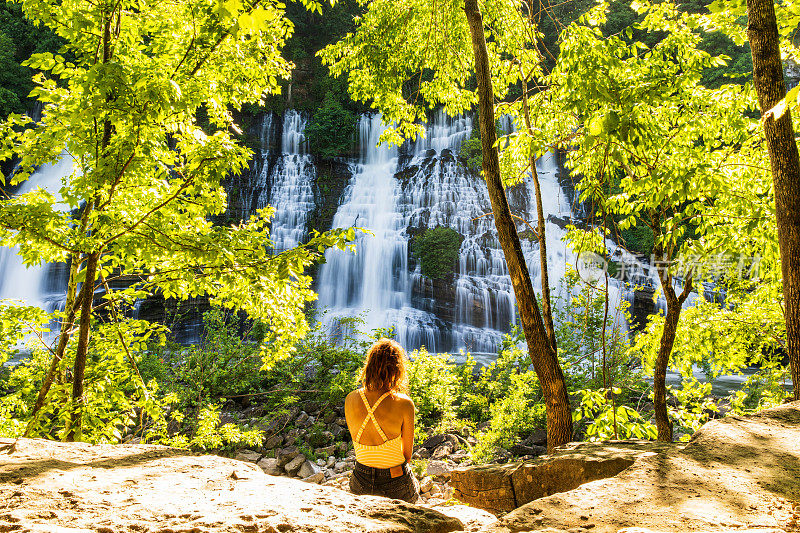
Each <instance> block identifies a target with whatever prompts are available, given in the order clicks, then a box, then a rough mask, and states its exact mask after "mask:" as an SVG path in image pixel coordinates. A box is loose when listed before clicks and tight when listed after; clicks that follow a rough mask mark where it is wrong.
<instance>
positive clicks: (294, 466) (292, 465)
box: [283, 455, 308, 476]
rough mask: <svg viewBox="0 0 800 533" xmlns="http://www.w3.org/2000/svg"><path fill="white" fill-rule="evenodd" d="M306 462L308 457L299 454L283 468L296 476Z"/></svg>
mask: <svg viewBox="0 0 800 533" xmlns="http://www.w3.org/2000/svg"><path fill="white" fill-rule="evenodd" d="M306 462H308V459H306V457H305V455H298V456H297V457H295V458H294V459H292V460H291V461H289V462H288V463H286V465H285V466H284V467H283V469H284V470H286V473H287V474H289V475H290V476H294V475H296V474H297V472H298V471H299V470H300V467H301V466H303V464H305V463H306Z"/></svg>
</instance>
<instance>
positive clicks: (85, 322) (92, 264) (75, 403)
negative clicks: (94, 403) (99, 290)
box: [66, 252, 100, 442]
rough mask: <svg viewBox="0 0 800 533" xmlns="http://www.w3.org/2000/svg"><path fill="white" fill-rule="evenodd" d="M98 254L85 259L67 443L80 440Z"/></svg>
mask: <svg viewBox="0 0 800 533" xmlns="http://www.w3.org/2000/svg"><path fill="white" fill-rule="evenodd" d="M99 257H100V254H99V253H97V252H95V253H91V254H89V256H88V258H87V259H86V279H85V280H84V282H83V287H82V288H81V291H82V292H83V300H82V301H81V316H80V329H79V331H78V347H77V348H76V350H75V366H74V368H73V371H72V416H71V419H70V425H69V432H67V439H66V440H67V441H68V442H73V441H74V440H75V439H76V437H77V439H78V440H80V439H81V422H82V416H83V378H84V375H85V373H86V355H87V353H88V352H89V326H90V324H91V321H92V303H93V301H94V282H95V278H96V277H97V262H98V259H99Z"/></svg>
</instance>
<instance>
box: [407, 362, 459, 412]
mask: <svg viewBox="0 0 800 533" xmlns="http://www.w3.org/2000/svg"><path fill="white" fill-rule="evenodd" d="M411 359H412V361H411V362H410V364H409V365H408V388H409V392H410V395H411V399H412V400H414V404H415V405H416V407H417V414H418V417H419V422H420V424H421V425H426V424H427V425H432V424H436V423H440V422H442V421H451V420H453V419H454V418H455V407H454V402H455V400H456V398H455V393H456V383H457V380H458V378H457V376H456V374H455V368H456V365H455V363H453V361H452V358H451V357H450V355H448V354H439V355H436V354H431V353H429V352H428V350H426V349H425V348H424V347H423V348H420V349H419V350H417V351H415V352H413V353H412V354H411Z"/></svg>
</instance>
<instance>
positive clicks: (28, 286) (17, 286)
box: [0, 157, 73, 311]
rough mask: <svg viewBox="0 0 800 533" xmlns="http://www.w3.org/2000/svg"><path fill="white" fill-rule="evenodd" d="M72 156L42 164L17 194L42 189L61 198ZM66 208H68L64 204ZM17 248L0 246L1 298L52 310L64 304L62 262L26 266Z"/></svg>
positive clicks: (71, 166)
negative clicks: (62, 186) (62, 181)
mask: <svg viewBox="0 0 800 533" xmlns="http://www.w3.org/2000/svg"><path fill="white" fill-rule="evenodd" d="M72 168H73V164H72V159H71V158H70V157H63V158H62V159H61V160H60V161H58V162H57V163H55V164H52V165H49V164H48V165H43V166H42V167H41V168H39V169H38V170H37V171H36V172H35V173H33V175H31V177H30V178H29V179H28V180H27V181H25V182H24V183H22V185H20V188H19V190H18V191H17V194H25V193H28V192H31V191H34V190H36V189H37V188H42V189H44V190H46V191H48V192H50V193H51V194H53V195H55V197H56V201H57V202H58V201H60V200H61V198H60V196H59V195H58V190H59V189H60V187H61V180H62V178H64V176H68V175H69V174H71V173H72ZM65 209H66V207H65ZM17 252H18V249H17V248H0V299H11V300H15V301H18V302H22V303H23V304H25V305H33V306H38V307H41V308H42V309H44V310H45V311H53V310H55V309H56V308H58V307H59V306H60V305H63V300H64V290H63V289H64V287H65V286H66V282H65V281H64V280H63V278H64V269H63V268H62V267H63V264H58V265H53V264H45V265H34V266H26V265H25V264H24V263H23V261H22V257H20V256H19V255H18V253H17Z"/></svg>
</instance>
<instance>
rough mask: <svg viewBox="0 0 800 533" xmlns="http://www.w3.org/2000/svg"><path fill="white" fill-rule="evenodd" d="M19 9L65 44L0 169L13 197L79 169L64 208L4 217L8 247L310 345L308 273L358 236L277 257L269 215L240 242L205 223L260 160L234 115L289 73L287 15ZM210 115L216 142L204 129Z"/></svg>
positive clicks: (192, 5) (40, 2) (252, 10)
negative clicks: (228, 314) (245, 318)
mask: <svg viewBox="0 0 800 533" xmlns="http://www.w3.org/2000/svg"><path fill="white" fill-rule="evenodd" d="M302 3H303V4H304V5H305V6H306V7H309V8H312V9H319V5H318V4H316V3H315V2H312V1H311V0H303V2H302ZM21 5H22V8H23V10H24V13H25V15H26V17H28V18H29V19H31V20H32V21H33V22H34V23H35V24H41V25H45V26H47V27H49V28H51V29H52V30H53V31H54V32H55V33H56V34H57V35H58V36H59V37H60V38H62V39H64V41H65V44H64V46H63V47H62V48H61V50H60V51H59V53H56V54H53V53H49V52H47V53H40V54H34V55H33V56H32V57H31V59H30V60H29V61H27V62H26V65H28V66H30V67H32V68H35V69H38V70H40V71H41V72H40V73H39V74H37V75H36V77H35V79H34V81H35V82H36V87H35V89H34V90H33V93H32V95H33V96H35V97H36V98H37V99H38V100H39V101H40V102H41V103H42V104H43V113H42V119H41V121H40V122H38V123H37V124H35V125H34V124H32V123H31V120H30V119H29V118H28V117H25V116H20V115H11V116H10V117H9V118H8V120H7V121H6V122H4V123H3V124H0V139H2V140H0V158H9V157H11V156H14V155H16V156H17V157H19V160H20V165H19V168H18V170H17V171H16V172H15V173H14V174H13V175H12V176H10V177H9V178H8V181H9V182H10V183H19V182H20V181H22V180H24V179H26V178H28V176H30V174H31V173H32V172H33V170H34V169H35V168H37V167H39V166H40V165H43V164H45V163H52V162H55V161H57V160H59V159H60V158H64V157H67V158H71V159H72V161H73V165H74V168H73V172H72V173H71V174H70V175H69V176H65V177H64V178H63V179H62V182H61V187H60V189H59V191H58V192H57V195H58V197H59V198H60V199H61V201H60V202H58V203H57V202H56V195H55V194H54V193H53V192H47V191H43V190H34V191H32V192H30V193H28V194H24V195H20V196H17V197H14V198H12V199H8V200H4V201H3V202H2V203H1V204H0V240H1V241H2V244H4V245H6V246H14V245H17V246H19V247H20V254H21V255H22V257H23V259H24V260H25V262H26V263H29V264H37V263H41V262H45V261H49V262H53V261H66V260H71V261H72V262H73V264H79V265H80V264H82V263H83V262H84V261H85V260H86V259H87V258H89V257H91V256H93V255H94V256H99V260H98V272H99V276H98V277H99V278H100V280H102V281H113V280H114V279H116V278H117V277H118V276H120V275H124V276H126V279H127V280H131V279H133V280H135V283H134V284H133V285H132V286H130V287H129V288H127V289H124V290H120V291H118V297H119V298H121V299H124V300H127V301H128V302H129V303H130V302H132V301H133V299H135V298H141V297H144V296H146V295H147V294H150V293H153V292H159V293H161V294H162V295H163V296H164V297H176V298H188V297H193V296H199V295H208V296H209V297H210V298H211V300H212V303H215V304H219V305H221V306H224V307H228V308H237V309H242V310H244V311H246V312H247V313H248V314H249V315H250V316H252V317H254V318H260V319H263V320H265V321H266V322H267V323H268V324H269V331H270V333H269V335H268V336H267V339H266V346H267V347H269V348H270V350H271V352H274V353H280V352H282V351H283V350H285V349H286V348H287V347H288V346H289V345H290V343H291V339H293V338H296V337H297V336H298V335H303V334H304V333H305V331H306V330H307V324H306V320H305V317H304V316H303V314H302V308H303V306H304V304H305V303H306V302H307V301H309V300H312V299H313V298H314V294H313V292H311V290H310V288H309V286H310V278H309V277H308V276H306V275H305V274H304V269H305V268H306V267H307V266H308V265H309V264H310V263H311V262H312V261H314V260H315V259H316V258H318V257H320V254H321V253H322V252H323V251H324V250H325V249H326V248H327V247H329V246H333V245H336V246H342V247H343V246H344V245H345V243H346V242H347V240H348V238H351V237H352V236H353V235H352V234H353V230H350V231H349V232H346V231H334V232H330V233H327V234H323V235H314V236H312V238H311V239H310V240H309V242H308V243H306V244H304V245H303V246H301V247H298V248H297V249H294V250H289V251H287V252H285V253H282V254H279V255H272V253H271V251H270V242H269V238H268V228H269V218H270V215H271V214H272V210H271V209H269V208H268V209H264V210H261V211H260V212H259V213H257V214H256V215H255V216H253V217H252V218H251V219H250V220H249V221H247V222H243V223H240V224H237V225H232V226H229V227H218V226H213V225H212V224H211V223H210V222H209V217H210V216H211V215H217V214H220V213H222V212H224V211H225V209H226V196H225V192H224V190H223V188H222V187H221V185H220V180H221V179H222V178H223V177H225V176H226V175H229V174H232V175H237V174H239V173H241V171H242V170H243V169H244V168H245V167H246V165H247V161H248V159H249V157H250V155H251V153H250V151H249V150H248V149H246V148H244V147H241V146H239V145H237V143H236V142H235V140H234V137H233V134H232V132H233V131H236V130H237V126H236V125H235V124H234V122H233V120H232V117H231V114H230V111H229V110H230V109H231V108H239V107H241V106H242V105H243V104H247V103H260V102H262V101H263V98H264V97H265V96H266V95H267V94H269V93H275V92H278V91H279V86H278V80H279V78H285V77H287V76H288V74H289V72H290V68H291V64H290V63H288V62H287V61H286V60H285V59H283V58H282V57H281V55H280V50H281V47H282V46H283V44H284V42H285V40H286V38H287V37H288V36H289V35H290V33H291V31H292V26H291V23H289V22H288V21H287V19H285V18H284V13H283V9H284V7H283V4H280V3H275V2H261V1H259V0H255V1H251V0H244V1H242V0H226V1H224V2H218V1H215V0H189V1H167V2H166V3H163V2H162V3H158V4H154V3H148V2H143V1H140V0H123V1H121V2H117V1H115V2H110V1H106V0H103V1H101V2H88V1H86V0H67V1H65V2H62V1H55V0H25V1H24V2H21ZM165 13H169V16H165ZM68 58H69V59H68ZM200 109H203V110H204V111H205V112H206V114H207V116H208V117H209V122H210V127H209V128H208V129H207V131H204V130H203V129H201V128H200V127H199V126H198V124H197V122H196V120H195V117H196V114H197V112H198V111H199V110H200ZM85 273H86V269H83V270H81V271H80V272H79V273H78V274H77V279H76V281H79V282H80V281H82V280H83V279H85Z"/></svg>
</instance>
